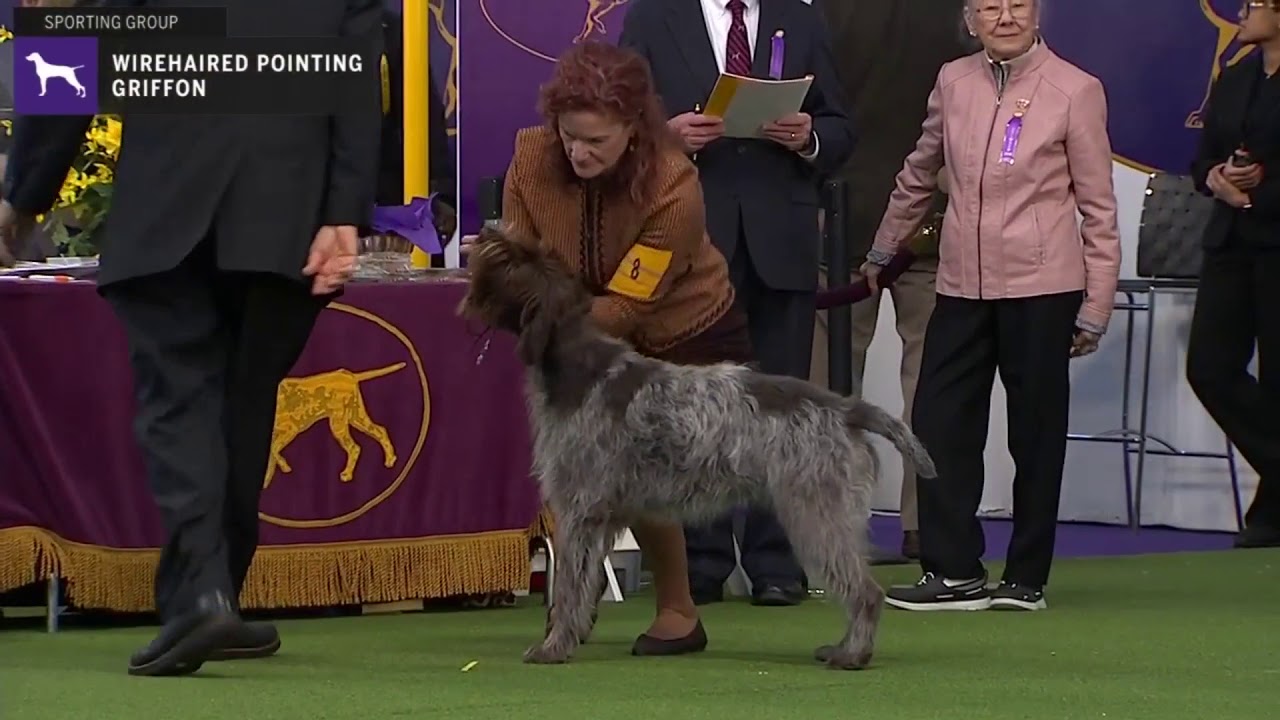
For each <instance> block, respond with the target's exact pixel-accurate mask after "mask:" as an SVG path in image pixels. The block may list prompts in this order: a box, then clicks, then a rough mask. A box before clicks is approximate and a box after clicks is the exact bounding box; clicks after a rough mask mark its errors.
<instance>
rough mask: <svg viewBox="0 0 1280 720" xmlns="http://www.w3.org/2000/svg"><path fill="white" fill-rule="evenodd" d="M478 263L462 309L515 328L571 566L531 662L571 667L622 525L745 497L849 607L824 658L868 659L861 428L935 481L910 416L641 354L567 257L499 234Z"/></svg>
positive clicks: (867, 503)
mask: <svg viewBox="0 0 1280 720" xmlns="http://www.w3.org/2000/svg"><path fill="white" fill-rule="evenodd" d="M470 268H471V286H470V289H469V290H468V292H467V295H466V297H465V298H464V299H463V301H462V304H461V306H460V308H459V312H460V313H461V314H462V315H463V316H464V317H467V318H468V319H474V320H478V321H481V322H483V323H485V324H486V325H488V326H490V327H494V328H497V329H499V330H505V331H507V332H510V333H514V334H515V335H517V336H518V338H519V339H518V341H517V352H518V353H519V355H520V359H521V360H522V362H524V364H525V365H526V366H527V368H528V375H527V378H528V379H527V383H528V388H527V389H528V400H529V409H530V414H531V419H532V424H533V430H534V460H533V462H534V472H535V474H536V476H537V477H538V481H539V483H540V485H541V488H542V494H543V497H544V498H545V499H546V501H547V504H548V505H549V506H550V508H551V511H552V512H553V513H554V514H555V519H556V536H555V544H556V547H555V550H556V554H557V556H558V562H559V563H560V567H562V568H565V572H563V573H562V574H561V575H560V577H559V578H557V582H556V583H555V587H554V590H553V597H552V605H551V610H550V622H549V626H548V630H547V634H546V637H545V639H544V640H543V642H542V643H541V644H540V645H537V646H534V647H532V648H530V649H529V650H528V651H527V652H526V653H525V660H526V661H527V662H534V663H560V662H565V661H567V660H568V659H569V658H570V656H572V654H573V652H574V650H575V649H576V647H577V646H578V644H579V643H581V642H584V641H585V640H586V639H587V636H588V635H589V634H590V631H591V628H592V624H593V623H592V614H593V612H594V610H595V608H596V603H597V602H598V601H599V599H600V595H599V588H600V580H601V577H600V576H601V573H602V572H603V562H604V559H605V557H606V555H607V553H608V552H609V551H610V544H611V543H612V541H613V539H614V538H615V537H616V536H617V533H618V532H619V531H620V530H621V529H622V528H624V527H627V526H628V525H629V524H631V523H632V522H633V521H634V520H635V519H636V518H638V517H641V516H645V517H654V518H658V519H664V520H670V521H683V522H686V523H699V522H706V521H708V520H710V519H711V518H714V517H717V516H719V515H721V514H722V513H723V512H725V511H727V510H729V509H730V508H733V507H735V506H739V505H742V504H747V503H768V504H770V505H772V507H773V508H774V510H775V511H776V512H777V515H778V519H779V520H780V521H781V523H782V526H783V527H784V528H785V529H786V532H787V536H788V537H789V538H790V540H791V544H792V546H793V547H794V548H795V550H796V552H797V553H798V554H799V555H800V556H801V557H802V558H803V559H804V560H805V561H806V565H807V567H811V568H814V569H815V570H817V571H818V572H820V573H821V574H822V575H824V576H825V579H826V581H827V585H826V588H827V591H828V592H830V593H832V594H833V595H834V596H835V597H838V598H839V599H840V601H841V602H842V603H844V605H845V608H846V610H847V612H848V621H849V624H848V629H847V630H846V631H845V634H844V637H843V638H842V639H841V640H840V641H839V642H837V643H836V644H834V645H826V646H823V647H820V648H818V651H817V653H815V655H816V657H817V658H818V659H819V660H821V661H823V662H826V663H827V664H828V665H830V666H831V667H836V668H843V669H859V668H862V667H865V666H866V665H867V663H868V662H870V660H871V654H872V648H873V645H874V642H875V633H876V626H877V625H878V624H879V620H880V610H881V607H882V605H883V602H884V592H883V591H882V590H881V589H880V586H879V585H877V584H876V581H875V579H874V578H873V577H872V576H871V573H870V571H869V568H868V565H867V560H866V556H867V551H868V549H869V539H868V536H867V521H868V518H869V516H870V513H871V492H872V489H873V488H874V487H875V484H876V477H877V475H878V469H879V462H878V460H877V457H876V452H875V450H874V448H873V447H872V446H871V443H870V441H869V438H868V437H867V436H866V434H865V431H870V432H873V433H877V434H879V435H883V436H885V437H887V438H888V439H889V440H891V441H892V442H893V444H894V445H895V446H896V447H897V448H898V450H899V451H900V452H902V453H904V454H905V455H907V456H908V457H910V458H911V460H912V461H914V462H915V463H916V466H917V467H918V468H919V472H920V474H921V475H924V476H926V477H933V476H934V475H935V472H934V467H933V462H932V460H931V459H930V458H929V455H928V453H927V452H925V450H924V448H923V447H922V446H921V445H920V442H919V441H918V440H917V439H916V437H915V436H914V435H912V434H911V431H910V430H909V429H908V428H907V427H906V425H904V424H903V423H902V421H900V420H898V419H897V418H895V417H893V416H892V415H890V414H889V413H887V412H885V411H884V410H882V409H880V408H878V407H875V406H874V405H869V404H867V403H865V402H862V401H860V400H856V399H853V398H844V397H840V396H838V395H836V394H834V393H831V392H828V391H826V390H824V389H821V388H819V387H817V386H814V385H811V384H809V383H807V382H804V381H802V380H797V379H794V378H788V377H774V376H770V375H764V374H761V373H758V372H754V371H753V370H751V369H749V368H746V367H742V366H739V365H731V364H721V365H712V366H706V367H685V366H679V365H673V364H671V363H666V362H662V361H659V360H654V359H652V358H648V357H645V356H643V355H641V354H639V353H637V352H636V351H634V350H633V349H632V348H631V347H630V346H629V345H628V344H627V343H625V342H622V341H619V340H615V339H613V338H610V337H608V336H606V335H605V334H604V333H603V332H601V331H600V330H598V329H597V328H596V327H595V326H594V325H593V324H592V323H591V321H590V318H589V316H588V313H589V310H590V307H591V300H592V298H591V296H590V295H589V294H588V292H587V290H586V288H585V287H583V286H582V285H581V284H580V283H579V282H578V280H577V279H575V278H574V277H573V276H572V275H571V274H570V273H569V272H568V270H567V269H566V268H565V267H564V266H563V265H562V264H561V263H560V262H559V261H557V260H556V259H554V258H552V257H551V256H549V255H547V254H546V253H545V252H543V251H541V250H539V249H536V248H533V247H529V246H527V245H524V244H521V243H518V242H515V241H513V240H511V239H508V238H507V237H505V236H504V235H503V234H502V233H500V232H498V231H493V230H490V231H486V232H485V233H483V234H482V235H481V236H480V238H479V240H478V241H477V243H476V246H475V248H474V250H473V251H472V253H471V258H470Z"/></svg>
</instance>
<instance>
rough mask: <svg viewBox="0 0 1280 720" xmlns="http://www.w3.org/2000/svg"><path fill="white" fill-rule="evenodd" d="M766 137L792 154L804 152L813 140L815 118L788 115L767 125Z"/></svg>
mask: <svg viewBox="0 0 1280 720" xmlns="http://www.w3.org/2000/svg"><path fill="white" fill-rule="evenodd" d="M761 129H762V130H764V136H765V137H767V138H769V139H770V140H772V141H774V142H776V143H778V144H779V145H781V146H783V147H785V148H786V149H788V150H791V151H792V152H802V151H803V150H804V149H805V148H806V147H808V146H809V143H810V141H811V140H812V139H813V118H812V117H810V116H809V113H795V114H793V115H786V116H783V117H781V118H779V119H778V120H776V121H774V122H771V123H766V124H765V126H764V127H763V128H761Z"/></svg>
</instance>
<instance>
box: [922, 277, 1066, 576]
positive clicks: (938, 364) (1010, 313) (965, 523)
mask: <svg viewBox="0 0 1280 720" xmlns="http://www.w3.org/2000/svg"><path fill="white" fill-rule="evenodd" d="M1082 299H1083V293H1081V292H1067V293H1059V294H1053V295H1040V296H1036V297H1027V298H1016V299H1008V300H971V299H965V298H957V297H950V296H947V295H938V298H937V305H936V306H935V308H934V311H933V315H932V316H931V317H930V319H929V326H928V329H927V330H926V331H925V339H924V352H923V357H922V359H921V363H920V381H919V385H918V386H917V387H916V396H915V402H914V405H913V407H912V417H911V422H912V428H913V429H914V430H915V433H916V436H917V437H919V438H920V441H921V442H922V443H923V444H924V446H925V449H927V450H928V451H929V454H930V455H931V456H932V457H933V461H934V464H935V465H936V466H937V469H938V476H937V477H936V478H924V477H921V478H918V482H917V484H918V493H919V498H918V506H919V509H920V564H921V566H922V567H923V568H924V570H925V572H933V573H937V574H938V575H941V576H943V577H945V578H948V579H954V580H961V579H974V578H979V577H982V576H983V574H984V573H985V570H984V569H983V566H982V554H983V553H984V552H985V550H986V540H985V538H984V536H983V532H982V525H981V523H979V522H978V518H977V513H978V509H979V506H980V505H981V503H982V489H983V484H984V481H985V475H986V472H985V467H984V463H983V453H984V451H985V449H986V446H987V424H988V421H989V420H990V416H991V390H992V386H993V384H994V382H995V376H996V372H999V373H1000V381H1001V382H1002V383H1003V384H1004V388H1005V394H1006V396H1007V403H1008V406H1007V412H1008V418H1009V439H1008V440H1009V451H1010V454H1011V455H1013V463H1014V468H1015V471H1014V478H1013V537H1012V539H1011V540H1010V543H1009V551H1008V556H1007V562H1006V564H1005V571H1004V580H1006V581H1008V582H1013V583H1018V584H1021V585H1030V586H1033V587H1044V586H1045V585H1046V584H1047V583H1048V580H1049V569H1050V566H1051V565H1052V563H1053V549H1054V541H1055V539H1056V534H1057V525H1058V503H1059V497H1060V494H1061V490H1062V470H1063V465H1064V463H1065V462H1066V454H1067V415H1068V412H1069V409H1070V401H1071V383H1070V377H1069V370H1070V367H1069V366H1070V362H1071V341H1072V336H1073V334H1074V331H1075V319H1076V315H1077V313H1078V312H1079V311H1080V303H1081V301H1082Z"/></svg>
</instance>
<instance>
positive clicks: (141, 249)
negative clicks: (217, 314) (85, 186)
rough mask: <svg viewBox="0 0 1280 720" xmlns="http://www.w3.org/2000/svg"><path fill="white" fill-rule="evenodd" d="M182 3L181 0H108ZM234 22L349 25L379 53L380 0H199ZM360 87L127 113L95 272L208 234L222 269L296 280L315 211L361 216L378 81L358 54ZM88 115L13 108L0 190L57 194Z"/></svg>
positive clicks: (110, 273)
mask: <svg viewBox="0 0 1280 720" xmlns="http://www.w3.org/2000/svg"><path fill="white" fill-rule="evenodd" d="M103 4H106V5H115V6H133V7H153V8H165V7H182V6H189V5H190V4H191V3H190V1H189V0H107V2H105V3H103ZM201 4H202V5H204V6H215V7H225V8H227V28H228V32H229V33H230V34H233V35H240V36H268V37H272V36H274V37H289V36H309V37H326V36H357V37H360V38H362V39H363V41H364V43H365V44H366V47H367V50H368V54H369V56H371V57H375V58H376V57H378V56H379V55H380V54H381V53H382V3H381V0H271V2H262V0H206V1H205V2H202V3H201ZM364 80H365V82H364V83H363V84H362V86H361V89H360V92H359V93H358V97H352V98H350V99H349V101H348V102H345V103H344V107H345V108H347V109H346V110H344V111H343V112H341V113H340V114H337V115H334V116H331V117H323V116H321V117H302V116H290V115H254V116H248V115H246V116H213V115H181V116H180V115H136V116H128V117H126V118H124V137H123V138H122V144H121V147H122V152H121V155H120V159H119V161H118V162H117V165H116V179H115V187H114V193H113V197H112V208H111V212H110V214H109V215H108V217H107V220H106V223H105V224H104V226H103V228H102V230H101V232H102V239H101V243H100V247H101V249H102V259H101V267H100V274H99V284H100V285H108V284H110V283H113V282H117V281H120V280H125V279H129V278H134V277H140V276H146V275H152V274H156V273H160V272H164V271H167V270H171V269H173V268H174V267H176V266H177V265H178V263H180V262H181V261H182V260H183V259H184V258H186V256H187V255H188V254H190V253H191V251H192V250H193V249H194V248H195V247H196V245H197V244H198V243H200V241H201V240H203V239H205V238H206V237H210V236H212V237H213V238H214V240H215V242H216V244H217V258H218V266H219V267H220V268H221V269H224V270H241V271H251V272H270V273H275V274H279V275H284V276H287V277H290V278H295V279H297V280H299V281H302V280H303V277H302V267H303V266H304V265H305V264H306V257H307V252H308V249H309V248H310V245H311V241H312V239H313V238H314V236H315V232H316V230H317V229H318V228H319V226H320V225H356V226H367V225H368V222H369V219H370V215H371V213H372V207H373V200H374V192H375V190H376V186H377V172H378V157H379V156H378V145H379V133H380V130H381V124H382V112H381V98H380V95H381V92H382V84H381V80H380V77H379V69H378V65H377V63H373V64H372V66H371V67H368V68H365V73H364ZM89 121H90V118H87V117H34V116H28V117H22V118H20V119H19V120H18V121H17V122H16V123H15V127H14V141H13V149H12V152H11V153H10V157H9V167H8V171H7V173H6V176H7V177H6V183H5V197H6V199H8V200H9V202H10V203H12V204H13V206H14V207H15V208H16V209H18V210H19V211H25V212H28V213H41V212H44V211H45V210H48V209H49V207H50V206H51V205H52V204H53V202H54V200H55V198H56V197H57V194H58V190H59V187H60V186H61V184H62V179H63V178H64V177H65V176H66V174H67V168H68V167H69V166H70V164H71V162H72V161H73V160H74V158H75V157H76V155H77V153H78V150H79V147H80V143H81V140H82V139H83V137H84V132H85V129H86V127H87V125H88V123H89Z"/></svg>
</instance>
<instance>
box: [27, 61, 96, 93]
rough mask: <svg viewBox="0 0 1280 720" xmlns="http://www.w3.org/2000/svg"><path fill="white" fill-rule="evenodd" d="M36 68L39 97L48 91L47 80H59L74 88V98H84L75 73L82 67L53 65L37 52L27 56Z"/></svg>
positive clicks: (81, 86) (82, 87)
mask: <svg viewBox="0 0 1280 720" xmlns="http://www.w3.org/2000/svg"><path fill="white" fill-rule="evenodd" d="M27 60H30V61H31V62H32V63H34V64H35V66H36V77H38V78H40V97H44V94H45V93H46V92H48V90H49V78H60V79H62V80H65V81H67V84H68V85H70V86H71V87H73V88H75V91H76V97H84V85H81V84H80V79H79V78H77V77H76V71H77V70H79V69H81V68H83V67H84V66H83V65H75V66H72V65H54V64H53V63H51V62H49V61H47V60H45V59H44V57H42V56H41V55H40V53H38V52H33V53H31V54H30V55H27Z"/></svg>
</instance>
